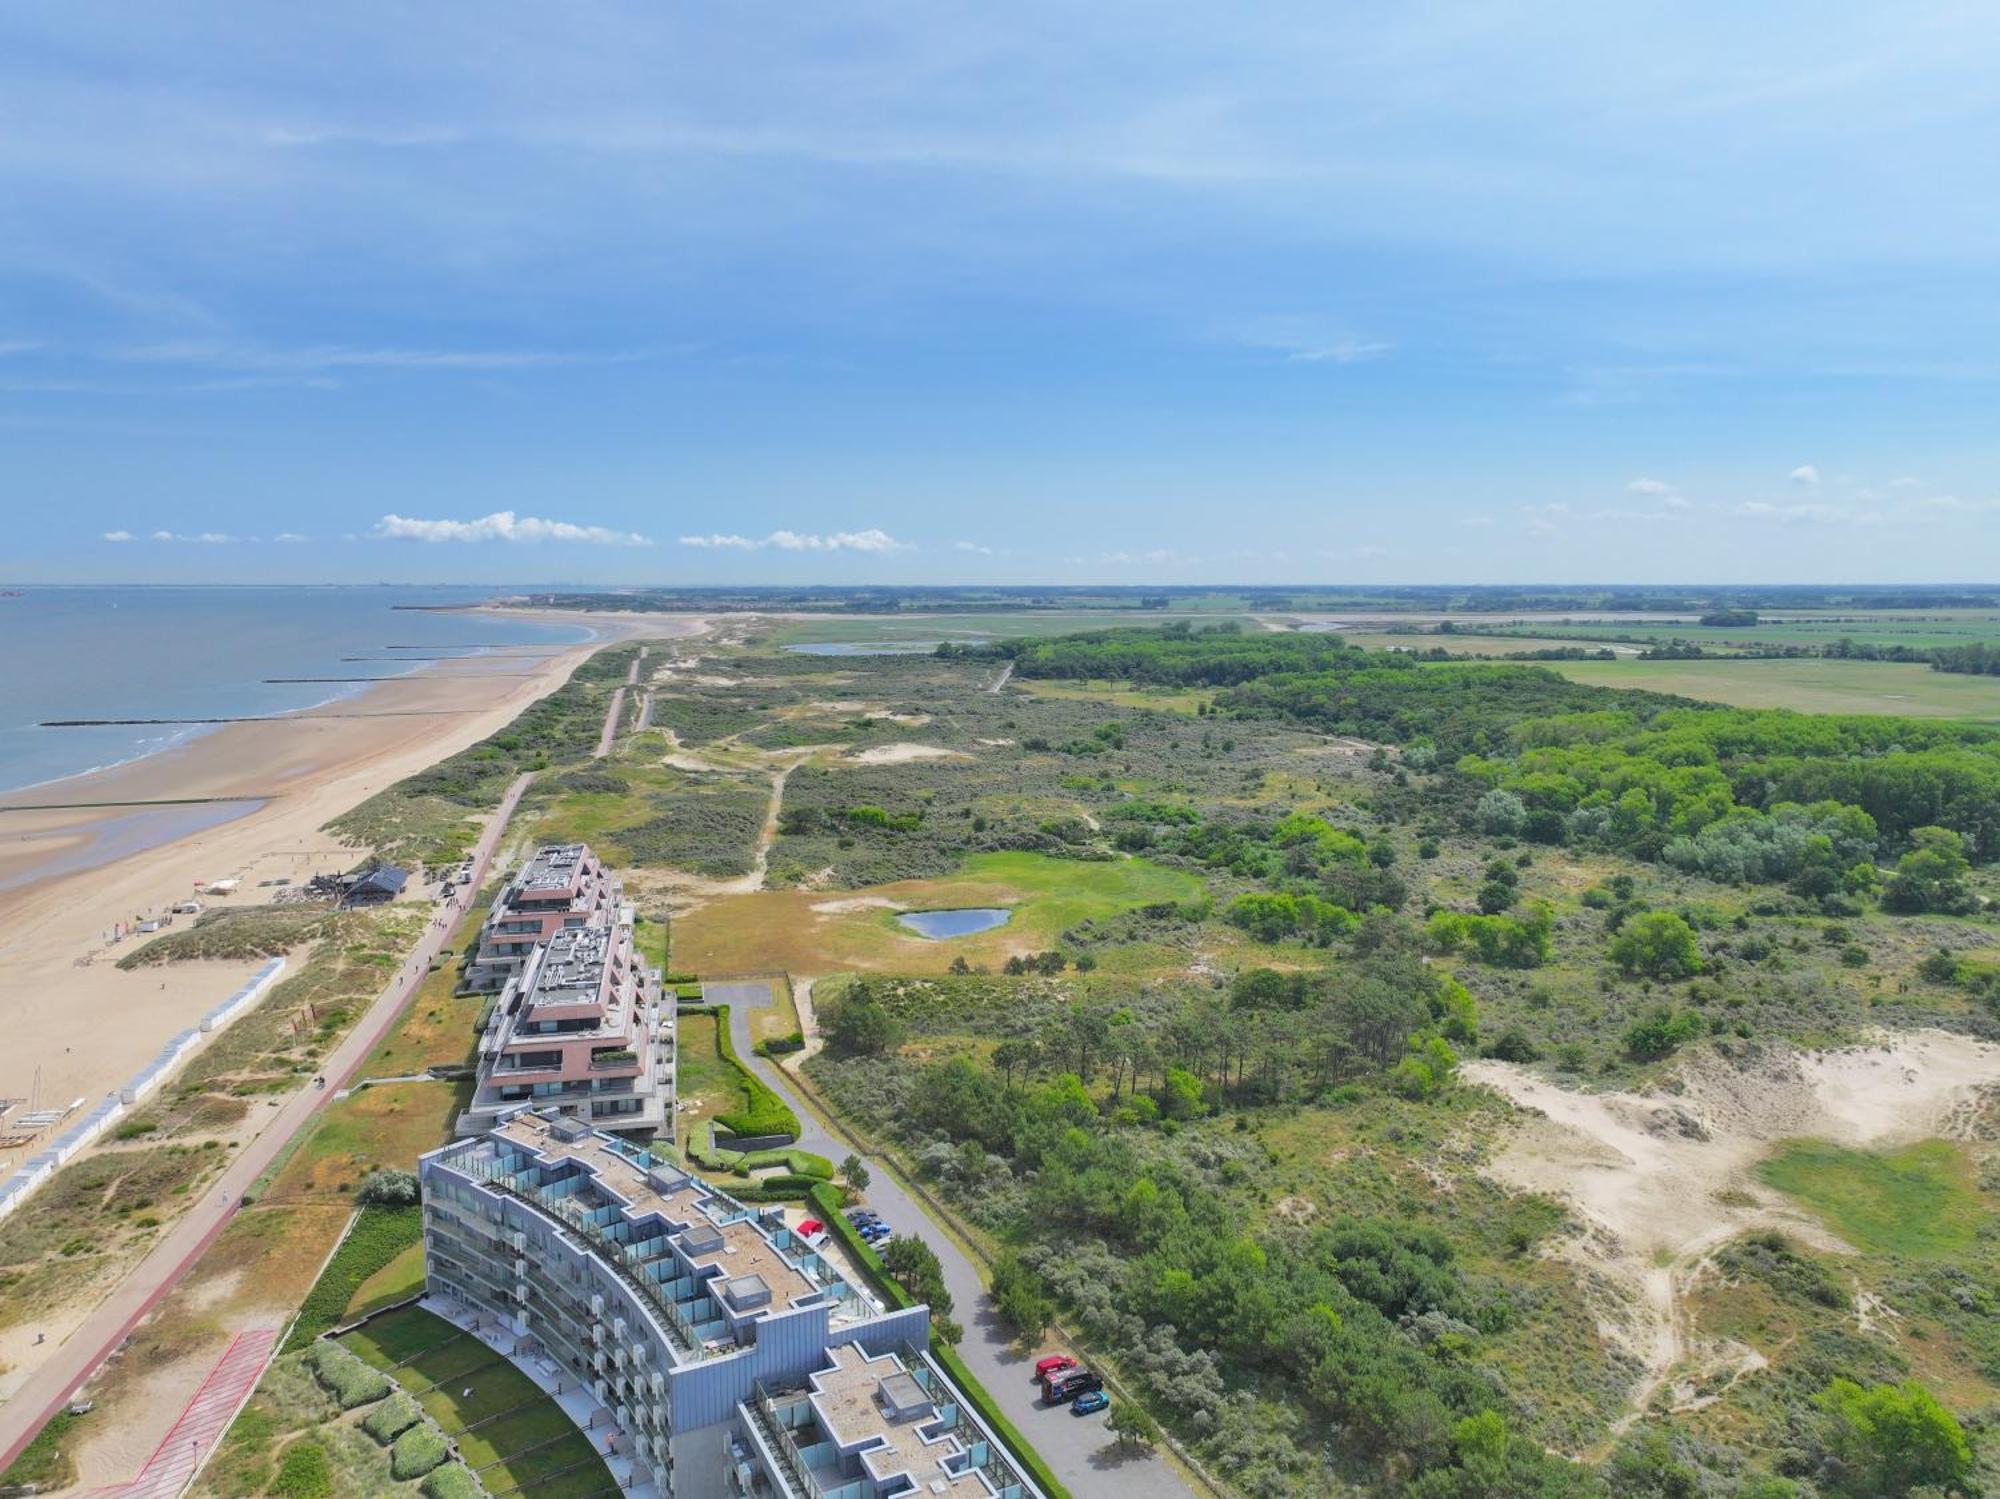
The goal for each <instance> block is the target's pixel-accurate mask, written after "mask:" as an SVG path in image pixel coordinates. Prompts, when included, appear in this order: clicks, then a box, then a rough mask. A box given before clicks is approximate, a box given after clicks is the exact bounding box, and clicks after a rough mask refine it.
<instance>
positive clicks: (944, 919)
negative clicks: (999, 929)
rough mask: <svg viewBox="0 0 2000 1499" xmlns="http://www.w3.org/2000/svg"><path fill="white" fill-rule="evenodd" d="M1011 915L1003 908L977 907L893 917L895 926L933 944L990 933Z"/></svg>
mask: <svg viewBox="0 0 2000 1499" xmlns="http://www.w3.org/2000/svg"><path fill="white" fill-rule="evenodd" d="M1013 914H1014V913H1013V912H1012V911H1009V910H1007V909H1006V908H1005V907H1004V906H977V907H969V908H967V909H965V910H962V911H905V912H903V914H902V915H900V916H898V917H897V918H896V924H897V925H898V926H905V927H908V928H909V929H910V930H911V931H913V932H915V933H916V934H917V935H918V936H919V937H928V938H930V940H931V941H933V942H936V941H939V940H941V939H943V938H945V937H970V936H971V935H972V934H973V933H974V932H990V931H992V930H993V928H995V927H996V926H1000V925H1002V924H1003V923H1004V922H1005V921H1006V920H1007V918H1008V917H1010V916H1012V915H1013Z"/></svg>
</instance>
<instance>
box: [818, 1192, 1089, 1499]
mask: <svg viewBox="0 0 2000 1499" xmlns="http://www.w3.org/2000/svg"><path fill="white" fill-rule="evenodd" d="M809 1195H810V1197H811V1200H812V1205H813V1206H814V1207H816V1208H818V1209H819V1211H820V1215H821V1217H822V1218H824V1219H825V1221H826V1223H827V1225H828V1226H829V1227H830V1228H831V1229H832V1230H833V1231H834V1233H835V1234H836V1235H837V1236H838V1237H839V1239H840V1241H841V1243H842V1244H844V1245H846V1246H847V1252H848V1253H849V1254H851V1255H852V1256H854V1261H855V1263H856V1264H858V1265H860V1266H861V1269H862V1273H864V1274H865V1275H866V1276H867V1277H868V1279H869V1280H870V1281H871V1282H872V1283H873V1284H874V1286H875V1289H876V1290H877V1291H879V1292H881V1293H882V1295H883V1296H885V1297H887V1298H888V1300H889V1301H890V1302H891V1303H892V1304H893V1305H894V1306H896V1307H897V1308H899V1309H900V1308H904V1307H912V1306H915V1305H916V1304H917V1303H916V1300H915V1298H913V1297H912V1296H911V1295H910V1293H909V1292H908V1291H906V1290H904V1289H903V1285H902V1282H901V1281H899V1280H897V1279H896V1277H895V1276H893V1275H891V1274H890V1273H889V1270H888V1267H887V1266H886V1265H884V1264H883V1263H882V1256H880V1255H879V1254H877V1253H876V1252H875V1249H874V1246H873V1245H871V1244H870V1243H869V1242H868V1241H867V1240H866V1239H864V1238H862V1237H861V1235H860V1234H859V1233H857V1232H855V1228H854V1225H853V1224H852V1223H850V1222H848V1221H847V1216H846V1215H845V1214H844V1213H842V1212H841V1210H840V1209H841V1203H842V1198H841V1193H840V1189H839V1188H838V1187H836V1186H834V1185H833V1184H832V1183H831V1182H821V1183H820V1184H819V1185H818V1186H816V1187H814V1188H813V1190H812V1192H811V1193H810V1194H809ZM931 1357H932V1358H934V1359H936V1360H937V1362H938V1367H940V1368H941V1369H943V1370H944V1371H945V1373H946V1374H948V1375H949V1376H950V1377H951V1380H952V1382H953V1383H954V1384H956V1385H957V1386H958V1388H959V1390H960V1391H961V1392H962V1393H963V1394H964V1396H965V1398H966V1399H967V1400H969V1401H971V1402H972V1404H973V1407H974V1408H975V1409H977V1410H978V1412H979V1414H980V1416H981V1417H982V1418H983V1419H984V1420H985V1422H986V1424H987V1425H988V1426H989V1427H990V1428H992V1431H993V1434H994V1435H995V1436H997V1437H999V1438H1000V1440H1001V1442H1002V1443H1003V1444H1005V1446H1006V1448H1007V1452H1008V1455H1009V1456H1010V1457H1012V1458H1013V1460H1014V1461H1015V1462H1017V1463H1019V1464H1020V1465H1021V1467H1022V1468H1023V1469H1024V1470H1026V1472H1027V1474H1028V1476H1029V1477H1031V1478H1033V1479H1034V1480H1035V1482H1036V1483H1038V1484H1039V1485H1041V1489H1042V1492H1043V1493H1044V1494H1046V1495H1048V1499H1071V1496H1070V1492H1069V1490H1068V1489H1067V1488H1065V1487H1064V1486H1063V1484H1062V1482H1061V1480H1059V1479H1058V1478H1057V1477H1056V1476H1055V1474H1054V1473H1052V1472H1050V1471H1049V1466H1048V1464H1047V1463H1045V1462H1043V1461H1042V1459H1041V1455H1040V1454H1039V1453H1037V1452H1036V1451H1035V1449H1034V1448H1033V1447H1032V1446H1031V1445H1029V1442H1028V1439H1027V1438H1026V1437H1024V1436H1023V1435H1021V1432H1020V1429H1019V1428H1018V1427H1016V1426H1015V1425H1014V1423H1013V1422H1012V1421H1009V1420H1008V1419H1007V1417H1006V1416H1005V1415H1004V1414H1002V1412H1001V1410H1000V1407H999V1406H997V1405H995V1404H994V1403H993V1397H992V1396H991V1395H989V1394H987V1393H986V1386H984V1385H982V1384H981V1383H980V1382H979V1381H978V1380H977V1379H975V1378H974V1377H973V1374H972V1371H971V1370H970V1369H968V1368H967V1367H966V1366H965V1360H964V1359H962V1358H960V1357H959V1356H958V1350H957V1349H955V1348H953V1347H952V1346H951V1345H950V1344H949V1343H944V1342H941V1341H939V1340H938V1339H937V1338H932V1339H931Z"/></svg>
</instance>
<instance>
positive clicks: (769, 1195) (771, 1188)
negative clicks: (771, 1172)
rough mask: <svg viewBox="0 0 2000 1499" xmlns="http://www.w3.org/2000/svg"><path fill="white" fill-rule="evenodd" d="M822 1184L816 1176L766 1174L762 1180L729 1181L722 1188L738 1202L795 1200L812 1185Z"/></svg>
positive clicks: (803, 1194) (812, 1186) (809, 1190)
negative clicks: (738, 1182) (737, 1182)
mask: <svg viewBox="0 0 2000 1499" xmlns="http://www.w3.org/2000/svg"><path fill="white" fill-rule="evenodd" d="M821 1185H823V1183H822V1181H821V1179H820V1178H819V1177H817V1176H792V1175H780V1176H767V1177H765V1178H764V1179H763V1180H762V1181H753V1182H744V1183H743V1184H742V1185H741V1186H738V1185H737V1184H736V1183H734V1182H731V1183H730V1184H729V1186H728V1187H726V1188H724V1190H725V1191H727V1192H728V1193H729V1195H730V1196H731V1197H733V1198H735V1199H736V1200H737V1201H738V1202H797V1201H798V1200H799V1199H800V1198H802V1197H805V1196H806V1195H807V1194H809V1193H810V1192H811V1191H812V1189H813V1188H814V1187H817V1186H821Z"/></svg>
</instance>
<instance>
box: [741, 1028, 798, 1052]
mask: <svg viewBox="0 0 2000 1499" xmlns="http://www.w3.org/2000/svg"><path fill="white" fill-rule="evenodd" d="M752 1049H753V1050H754V1051H755V1052H756V1053H757V1055H759V1056H760V1057H776V1056H783V1055H785V1054H787V1053H789V1052H794V1051H804V1050H805V1049H806V1038H805V1036H804V1034H803V1033H801V1032H799V1031H793V1032H792V1033H791V1034H790V1035H789V1036H766V1037H765V1038H764V1039H763V1040H762V1041H759V1042H758V1043H757V1044H756V1046H755V1047H754V1048H752Z"/></svg>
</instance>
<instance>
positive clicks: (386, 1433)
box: [361, 1390, 424, 1447]
mask: <svg viewBox="0 0 2000 1499" xmlns="http://www.w3.org/2000/svg"><path fill="white" fill-rule="evenodd" d="M423 1418H424V1413H423V1412H422V1411H421V1410H420V1409H418V1408H417V1402H416V1401H414V1400H412V1399H411V1398H410V1397H409V1396H408V1395H405V1394H404V1393H403V1392H402V1391H401V1390H398V1391H397V1392H396V1393H395V1394H393V1395H391V1396H390V1397H389V1398H388V1399H387V1400H385V1401H383V1402H382V1403H381V1404H380V1405H378V1406H376V1407H375V1409H373V1410H372V1411H370V1412H369V1413H368V1414H367V1416H366V1417H365V1418H363V1420H362V1422H361V1429H362V1430H363V1431H365V1432H367V1433H368V1435H370V1436H371V1437H373V1438H375V1440H376V1441H378V1442H380V1443H381V1444H382V1445H383V1446H384V1447H386V1446H388V1445H389V1444H390V1443H391V1442H393V1441H395V1440H396V1438H397V1437H399V1436H401V1435H402V1434H403V1433H404V1432H406V1431H408V1430H409V1429H410V1428H411V1427H412V1426H415V1425H416V1424H417V1423H418V1422H419V1421H421V1420H423Z"/></svg>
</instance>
